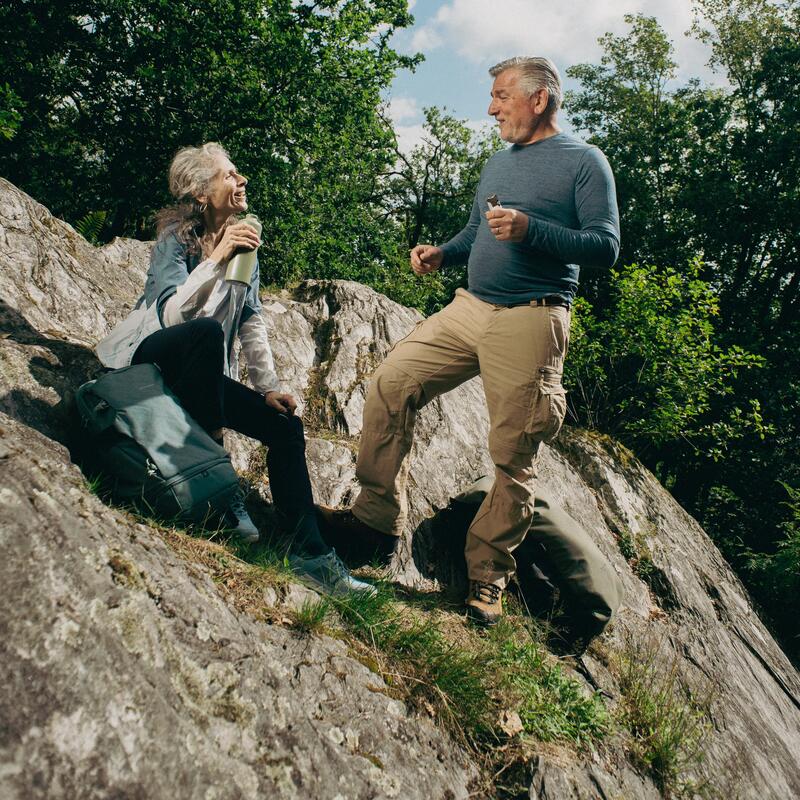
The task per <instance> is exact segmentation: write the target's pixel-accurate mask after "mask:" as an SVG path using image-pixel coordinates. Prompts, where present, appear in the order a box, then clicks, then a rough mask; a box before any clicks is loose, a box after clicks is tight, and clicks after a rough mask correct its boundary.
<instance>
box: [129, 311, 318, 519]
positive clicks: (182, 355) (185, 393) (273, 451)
mask: <svg viewBox="0 0 800 800" xmlns="http://www.w3.org/2000/svg"><path fill="white" fill-rule="evenodd" d="M224 347H225V342H224V334H223V332H222V326H221V325H220V324H219V323H218V322H217V321H216V320H213V319H208V318H201V319H193V320H190V321H189V322H184V323H182V324H181V325H174V326H172V327H170V328H164V329H162V330H160V331H156V332H155V333H152V334H150V336H148V337H147V338H146V339H145V340H144V341H143V342H142V343H141V344H140V345H139V347H138V348H137V350H136V353H135V354H134V356H133V361H132V363H133V364H141V363H152V364H156V365H157V366H158V367H159V369H160V370H161V374H162V376H163V378H164V383H166V385H167V386H168V387H169V388H170V389H171V390H172V391H173V392H174V393H175V395H176V396H177V397H178V400H180V402H181V405H182V406H183V407H184V408H185V409H186V410H187V411H188V412H189V414H191V415H192V417H194V419H195V420H196V421H197V422H198V423H199V424H200V425H201V426H202V427H203V428H204V429H205V430H206V431H207V432H209V433H211V432H213V431H216V430H218V429H219V428H231V429H233V430H235V431H238V432H239V433H243V434H244V435H245V436H250V437H251V438H253V439H258V441H260V442H263V443H264V444H265V445H266V446H267V448H268V450H267V472H268V474H269V482H270V486H271V488H272V499H273V500H274V502H275V508H276V509H277V510H278V511H280V512H281V514H282V515H283V516H284V518H285V519H286V521H287V523H288V524H289V525H290V526H293V525H294V524H295V523H296V522H297V521H298V520H300V519H301V518H303V517H304V516H305V515H308V514H310V515H311V518H312V519H313V516H314V500H313V498H312V494H311V482H310V480H309V478H308V468H307V466H306V456H305V449H306V443H305V438H304V436H303V423H302V422H301V421H300V419H299V418H298V417H294V416H289V415H287V414H281V413H279V412H278V411H276V410H275V409H274V408H271V407H270V406H268V405H267V404H266V403H265V402H264V395H262V394H259V393H258V392H256V391H254V390H253V389H250V388H248V387H247V386H245V385H244V384H241V383H239V382H238V381H234V380H231V379H230V378H228V377H227V376H226V375H225V374H224V372H223V370H224V363H225V362H224ZM315 527H316V526H315Z"/></svg>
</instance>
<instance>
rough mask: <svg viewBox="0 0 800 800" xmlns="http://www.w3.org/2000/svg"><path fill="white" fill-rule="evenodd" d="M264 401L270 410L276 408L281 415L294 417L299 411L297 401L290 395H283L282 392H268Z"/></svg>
mask: <svg viewBox="0 0 800 800" xmlns="http://www.w3.org/2000/svg"><path fill="white" fill-rule="evenodd" d="M264 400H265V402H266V404H267V405H268V406H269V407H270V408H274V409H275V410H276V411H278V412H280V413H281V414H287V415H288V416H290V417H291V416H292V415H293V414H294V412H295V411H296V410H297V400H295V399H294V397H292V396H291V395H290V394H283V393H282V392H267V393H266V394H265V395H264Z"/></svg>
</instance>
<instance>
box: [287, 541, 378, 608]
mask: <svg viewBox="0 0 800 800" xmlns="http://www.w3.org/2000/svg"><path fill="white" fill-rule="evenodd" d="M289 566H290V567H291V568H292V570H293V571H294V572H295V574H296V575H297V577H298V578H300V580H301V581H302V582H303V583H305V584H306V585H307V586H310V587H311V588H312V589H317V590H319V591H321V592H325V594H329V595H332V596H333V597H343V596H344V595H347V594H349V593H350V592H367V593H368V594H375V593H376V590H375V587H374V586H373V585H372V584H371V583H365V582H364V581H360V580H358V578H354V577H353V576H352V575H351V574H350V572H349V571H348V569H347V567H346V566H345V565H344V564H343V563H342V560H341V559H340V558H339V556H337V555H336V551H335V550H331V551H330V553H325V555H324V556H316V557H315V558H304V557H303V556H290V557H289Z"/></svg>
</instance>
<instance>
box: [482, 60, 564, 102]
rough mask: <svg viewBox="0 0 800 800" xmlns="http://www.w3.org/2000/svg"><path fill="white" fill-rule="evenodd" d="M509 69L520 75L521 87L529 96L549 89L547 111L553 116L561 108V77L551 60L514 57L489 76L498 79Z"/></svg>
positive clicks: (498, 65)
mask: <svg viewBox="0 0 800 800" xmlns="http://www.w3.org/2000/svg"><path fill="white" fill-rule="evenodd" d="M507 69H514V70H516V71H517V72H518V73H519V85H520V86H521V87H522V89H523V91H525V92H527V93H528V95H529V96H530V95H532V94H533V93H534V92H537V91H539V89H547V110H548V111H549V112H550V113H551V114H554V113H555V112H556V111H558V109H559V108H561V99H562V90H561V76H560V75H559V74H558V69H557V68H556V65H555V64H554V63H553V62H552V61H551V60H550V59H549V58H542V57H540V56H514V57H513V58H507V59H506V60H505V61H501V62H500V63H499V64H495V65H494V66H493V67H492V68H491V69H490V70H489V74H490V75H491V76H492V77H493V78H496V77H497V76H498V75H499V74H500V73H501V72H505V71H506V70H507Z"/></svg>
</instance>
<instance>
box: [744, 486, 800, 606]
mask: <svg viewBox="0 0 800 800" xmlns="http://www.w3.org/2000/svg"><path fill="white" fill-rule="evenodd" d="M783 487H784V488H785V489H786V492H787V494H788V495H789V499H788V500H787V501H786V502H785V503H784V504H783V505H784V506H786V508H787V509H788V510H789V518H788V519H787V520H786V521H785V522H783V523H782V524H781V525H780V528H781V531H782V533H783V538H782V539H780V540H779V541H778V543H777V547H776V549H775V550H774V552H771V553H761V552H755V551H753V550H751V549H749V548H746V549H745V550H744V556H745V568H746V569H747V571H748V572H750V574H751V576H752V578H753V579H754V580H755V582H756V583H757V585H758V587H759V589H760V592H759V594H762V595H763V596H764V597H765V598H768V601H771V603H774V604H775V607H779V606H780V604H782V603H784V604H785V603H786V600H787V598H791V597H795V598H796V597H798V596H800V489H795V488H793V487H791V486H789V485H787V484H783ZM790 613H792V610H791V609H790Z"/></svg>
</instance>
